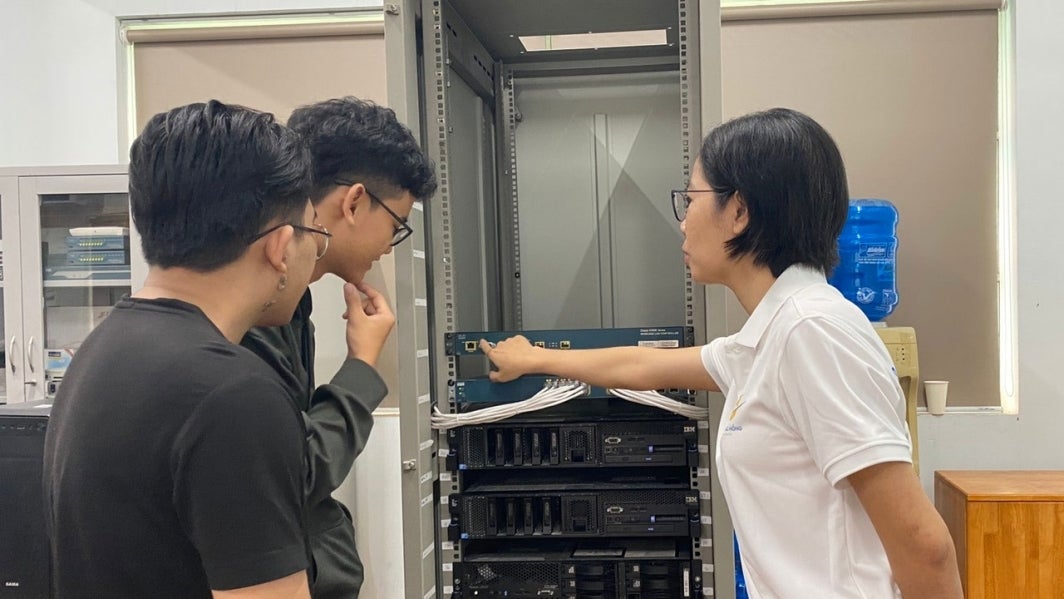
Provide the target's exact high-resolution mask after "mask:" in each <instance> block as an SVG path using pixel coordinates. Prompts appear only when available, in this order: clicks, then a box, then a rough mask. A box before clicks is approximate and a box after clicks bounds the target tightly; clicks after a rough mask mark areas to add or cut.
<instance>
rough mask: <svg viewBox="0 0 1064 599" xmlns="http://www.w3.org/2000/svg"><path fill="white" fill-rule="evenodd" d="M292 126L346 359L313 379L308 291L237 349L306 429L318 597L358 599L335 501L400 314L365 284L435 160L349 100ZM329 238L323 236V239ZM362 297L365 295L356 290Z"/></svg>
mask: <svg viewBox="0 0 1064 599" xmlns="http://www.w3.org/2000/svg"><path fill="white" fill-rule="evenodd" d="M288 126H289V127H291V128H292V129H294V130H295V131H296V132H298V133H299V134H300V135H301V136H302V137H303V139H304V141H305V142H306V144H307V146H308V148H310V152H311V157H312V162H313V172H314V175H313V188H312V191H311V201H312V202H313V204H314V207H315V209H316V210H317V214H318V221H317V222H318V223H319V225H318V226H320V227H321V231H322V233H323V234H322V235H320V236H319V237H322V238H323V240H325V241H328V242H329V245H328V248H327V249H328V251H325V250H323V254H322V255H320V256H319V260H318V262H317V264H316V266H315V269H314V275H313V279H312V280H315V281H316V280H318V279H320V278H321V277H323V276H325V275H326V274H330V273H331V274H334V275H336V276H338V277H340V278H341V279H343V280H344V281H346V282H347V284H345V285H344V295H345V300H346V301H347V313H346V314H345V315H344V316H345V318H346V319H347V327H346V333H347V345H348V354H347V360H346V361H345V362H344V363H343V365H341V367H340V369H339V370H338V371H337V372H336V374H335V375H334V376H333V377H332V380H331V381H330V382H329V384H326V385H321V386H318V387H316V386H315V380H314V370H313V367H314V326H313V324H312V323H311V321H310V315H311V309H312V306H311V296H310V292H309V291H308V292H307V293H306V294H305V295H304V296H303V299H302V301H301V302H300V304H299V307H298V308H297V310H296V313H295V316H294V317H293V318H292V321H291V322H290V323H288V324H287V325H284V326H281V327H272V328H258V329H253V330H252V331H251V332H249V334H248V335H247V336H246V337H245V338H244V341H243V344H244V345H245V346H246V347H248V348H250V349H252V350H253V351H255V352H256V353H258V354H259V355H260V356H261V357H262V358H263V359H264V360H266V362H267V363H269V364H270V365H271V366H273V368H274V369H275V370H277V371H278V372H280V373H281V375H282V376H283V377H284V378H285V380H286V381H288V383H289V385H291V386H292V387H293V389H295V390H297V391H299V392H300V394H299V396H300V397H302V398H303V400H302V402H301V405H300V406H299V407H300V409H301V410H302V412H303V419H304V422H305V424H306V428H307V442H308V468H309V472H308V476H307V477H306V481H305V485H304V486H305V489H304V491H305V493H306V497H307V529H308V531H309V533H310V545H311V550H312V553H313V562H314V563H313V564H312V568H311V592H312V594H313V597H314V598H315V599H354V598H355V597H357V596H358V591H359V588H360V587H361V586H362V580H363V569H362V563H361V561H360V560H359V557H358V552H357V551H356V549H355V534H354V527H353V523H352V520H351V515H350V514H349V513H348V511H347V510H346V509H345V508H344V506H343V505H341V504H340V503H339V502H338V501H336V500H334V499H333V498H332V496H331V494H332V492H333V491H335V490H336V488H337V487H339V486H340V484H341V483H342V482H343V481H344V479H345V478H346V477H347V474H348V472H349V471H350V470H351V466H352V464H353V463H354V460H355V457H356V456H357V455H358V454H359V453H360V452H361V451H362V449H363V448H364V447H365V445H366V441H367V440H368V438H369V433H370V429H371V428H372V426H373V411H374V410H375V409H376V408H377V406H378V405H379V404H380V402H381V401H382V400H383V399H384V397H385V395H386V394H387V388H386V387H385V384H384V381H383V380H382V379H381V377H380V376H379V375H378V374H377V371H376V370H375V366H376V363H377V359H378V357H379V355H380V352H381V348H382V346H383V344H384V342H385V340H386V339H387V337H388V335H389V333H390V331H391V329H392V326H393V325H394V323H395V316H394V315H393V314H392V311H391V309H390V307H389V306H388V302H387V300H385V299H384V297H383V296H382V295H381V294H380V293H379V292H378V291H377V290H375V289H374V288H373V287H371V286H370V285H367V284H366V283H364V282H363V278H364V277H365V275H366V273H367V272H368V271H369V270H370V268H372V267H373V263H374V262H376V261H377V260H379V259H380V257H381V256H383V255H384V254H387V253H389V252H391V249H392V247H393V246H395V245H398V244H399V243H401V242H402V241H403V240H405V239H406V238H407V237H409V236H410V234H411V233H413V229H411V227H410V225H408V224H407V222H406V219H407V217H408V216H409V214H410V211H411V210H412V209H413V205H414V202H417V201H423V200H426V199H428V198H429V197H431V196H432V194H433V193H434V192H435V191H436V176H435V174H434V172H433V167H432V164H431V163H430V161H429V159H428V158H427V157H426V156H425V154H424V152H423V151H422V150H421V148H420V147H418V145H417V142H416V141H415V140H414V137H413V135H411V133H410V131H409V130H408V129H407V128H406V127H405V126H403V125H402V124H401V123H399V121H398V120H397V119H396V117H395V113H394V112H393V111H392V110H390V109H388V108H384V107H381V106H377V105H375V104H373V103H372V102H366V101H362V100H358V99H356V98H352V97H347V98H340V99H334V100H328V101H325V102H320V103H317V104H313V105H310V106H304V107H302V108H299V109H297V110H296V111H295V112H293V113H292V116H291V117H290V118H289V120H288ZM326 235H328V237H326ZM359 292H361V294H364V295H365V299H364V300H363V298H362V297H361V295H360V293H359Z"/></svg>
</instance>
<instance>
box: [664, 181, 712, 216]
mask: <svg viewBox="0 0 1064 599" xmlns="http://www.w3.org/2000/svg"><path fill="white" fill-rule="evenodd" d="M691 192H695V193H702V192H706V193H711V192H713V190H712V189H674V190H672V213H673V215H675V216H676V220H678V221H680V222H681V223H682V222H683V219H685V218H687V208H688V206H690V205H691V196H690V195H688V194H690V193H691Z"/></svg>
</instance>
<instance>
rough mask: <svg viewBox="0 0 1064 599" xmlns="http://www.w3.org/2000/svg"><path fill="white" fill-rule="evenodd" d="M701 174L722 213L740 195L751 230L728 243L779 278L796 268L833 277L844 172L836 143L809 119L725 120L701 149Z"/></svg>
mask: <svg viewBox="0 0 1064 599" xmlns="http://www.w3.org/2000/svg"><path fill="white" fill-rule="evenodd" d="M698 158H699V160H698V162H699V167H700V168H701V169H702V173H703V174H704V175H705V177H706V180H707V181H708V182H709V185H710V187H711V188H712V189H713V191H714V192H716V194H717V203H718V206H719V207H723V206H725V205H726V204H727V202H728V201H729V199H730V198H731V196H732V195H733V194H735V193H738V194H739V196H741V198H742V201H743V202H744V203H745V205H746V209H747V211H748V213H749V225H748V226H747V227H746V230H744V231H743V232H742V233H740V234H739V235H737V236H735V237H734V238H732V239H731V240H730V241H728V243H727V249H728V253H729V255H730V256H731V257H733V258H737V257H740V256H744V255H750V256H752V257H753V259H754V263H755V264H758V265H762V266H767V267H768V268H769V269H770V270H771V271H772V274H773V275H774V276H777V277H778V276H779V275H780V274H781V273H782V272H783V271H784V270H786V269H787V268H788V267H789V266H791V265H793V264H802V265H806V266H810V267H813V268H817V269H819V270H822V271H824V273H825V274H830V273H831V271H832V270H833V269H834V268H835V266H836V265H837V264H838V261H839V253H838V237H839V233H841V232H842V226H843V224H844V223H845V221H846V213H847V209H848V206H849V191H848V189H847V186H846V169H845V167H844V166H843V163H842V155H841V154H840V153H839V149H838V147H837V146H836V145H835V141H834V140H833V139H832V138H831V136H830V135H829V134H828V132H827V131H825V130H824V128H823V127H821V126H820V125H819V124H818V123H817V122H816V121H814V120H813V119H811V118H809V117H808V116H806V115H804V114H802V113H800V112H798V111H795V110H790V109H787V108H773V109H771V110H766V111H764V112H755V113H752V114H748V115H745V116H741V117H739V118H736V119H733V120H730V121H728V122H726V123H724V124H722V125H720V126H719V127H717V128H715V129H713V131H711V132H710V133H709V135H707V136H706V138H705V140H704V141H703V142H702V149H701V151H700V152H699V156H698Z"/></svg>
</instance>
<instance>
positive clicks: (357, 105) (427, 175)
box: [288, 96, 436, 203]
mask: <svg viewBox="0 0 1064 599" xmlns="http://www.w3.org/2000/svg"><path fill="white" fill-rule="evenodd" d="M288 126H289V127H291V128H292V129H293V130H295V131H296V132H297V133H299V134H300V135H301V136H302V137H303V139H304V141H305V142H306V144H307V147H308V148H310V154H311V157H312V160H313V163H314V169H313V170H314V190H313V192H312V193H311V199H312V200H313V201H314V203H318V202H319V201H321V200H322V199H323V198H324V197H325V196H326V195H328V193H329V191H331V190H332V189H333V188H334V187H335V186H336V182H337V181H340V180H342V181H354V182H359V183H363V184H364V185H367V186H368V187H370V188H371V191H373V192H375V193H377V194H382V195H395V194H399V193H402V192H403V191H404V190H405V191H408V192H410V194H411V195H413V196H414V199H415V200H417V201H424V200H427V199H429V198H430V197H432V194H434V193H436V173H435V171H434V169H433V165H432V161H431V160H429V158H428V156H426V155H425V152H424V151H422V149H421V147H420V146H418V143H417V140H415V139H414V136H413V134H412V133H411V132H410V130H409V129H407V128H406V126H405V125H403V124H402V123H400V122H399V119H397V118H396V116H395V111H393V110H392V109H391V108H386V107H384V106H378V105H377V104H374V103H373V102H370V101H367V100H360V99H358V98H355V97H353V96H347V97H344V98H335V99H332V100H325V101H324V102H318V103H316V104H311V105H309V106H302V107H300V108H297V109H296V110H295V111H294V112H292V116H290V117H289V118H288Z"/></svg>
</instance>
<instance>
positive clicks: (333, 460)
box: [241, 290, 388, 599]
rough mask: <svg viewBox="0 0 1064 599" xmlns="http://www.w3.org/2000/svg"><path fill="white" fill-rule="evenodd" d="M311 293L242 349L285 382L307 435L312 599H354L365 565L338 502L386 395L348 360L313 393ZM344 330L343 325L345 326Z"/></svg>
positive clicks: (359, 364) (363, 367)
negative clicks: (288, 317)
mask: <svg viewBox="0 0 1064 599" xmlns="http://www.w3.org/2000/svg"><path fill="white" fill-rule="evenodd" d="M312 309H313V305H312V302H311V296H310V291H309V290H308V291H307V293H306V294H305V295H304V296H303V299H302V300H300V302H299V306H298V307H297V308H296V311H295V314H294V315H293V317H292V321H291V322H289V323H288V324H287V325H284V326H280V327H256V328H254V329H252V330H251V331H249V332H248V334H247V335H246V336H245V337H244V339H243V341H241V344H242V345H243V346H244V347H247V348H248V349H250V350H252V351H253V352H255V353H256V354H258V355H259V356H260V357H261V358H262V359H263V360H265V361H266V363H267V364H269V365H270V366H271V367H272V368H273V369H274V370H275V371H276V372H278V373H279V374H280V375H281V377H282V378H283V379H284V381H285V384H286V385H287V386H288V387H289V388H290V389H291V390H292V396H293V397H298V398H301V399H300V405H299V406H298V407H299V409H300V410H301V411H302V413H303V420H304V422H305V424H306V430H307V465H306V478H305V480H304V493H305V496H306V506H307V522H306V526H307V532H308V533H309V535H310V547H311V553H312V554H313V558H314V564H313V568H312V572H311V595H312V596H313V597H314V599H341V598H342V599H353V598H355V597H357V596H358V590H359V588H360V587H361V586H362V579H363V575H362V562H361V561H360V560H359V557H358V552H357V551H356V549H355V531H354V526H353V523H352V520H351V515H350V513H349V512H348V511H347V509H346V508H345V507H344V506H343V505H342V504H341V503H340V502H339V501H336V500H335V499H333V498H332V492H333V491H335V490H336V489H337V488H338V487H339V486H340V484H341V483H343V482H344V479H345V478H347V475H348V473H349V472H350V471H351V466H352V464H354V461H355V457H357V456H358V454H359V453H361V452H362V450H363V449H364V448H365V447H366V442H367V440H368V439H369V434H370V430H371V429H372V428H373V411H374V410H375V409H377V406H378V405H380V403H381V401H383V400H384V397H385V396H386V395H387V394H388V388H387V386H386V385H385V384H384V380H383V379H381V377H380V375H379V374H378V373H377V371H376V370H375V369H374V368H373V367H372V366H370V365H369V364H367V363H365V362H363V361H362V360H355V359H347V360H345V361H344V363H343V364H342V365H341V366H340V369H339V370H338V371H337V372H336V374H335V375H334V376H333V378H332V380H331V381H330V382H329V383H328V384H326V385H321V386H320V387H315V386H314V324H313V323H312V322H311V321H310V314H311V311H312ZM340 326H342V325H340Z"/></svg>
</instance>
